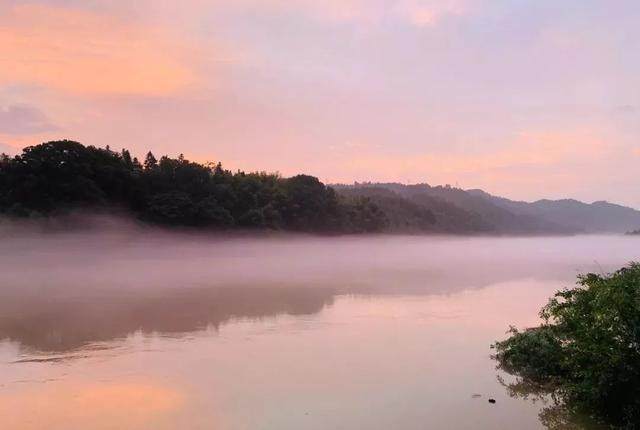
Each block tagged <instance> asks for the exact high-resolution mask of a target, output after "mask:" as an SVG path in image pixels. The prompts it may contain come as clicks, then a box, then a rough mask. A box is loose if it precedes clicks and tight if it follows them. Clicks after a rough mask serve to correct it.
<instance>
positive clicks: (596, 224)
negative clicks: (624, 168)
mask: <svg viewBox="0 0 640 430" xmlns="http://www.w3.org/2000/svg"><path fill="white" fill-rule="evenodd" d="M332 187H333V188H335V189H336V191H337V192H338V194H340V195H343V196H348V197H349V198H358V197H367V198H368V199H370V201H371V202H373V203H375V204H376V205H377V206H378V207H379V208H380V209H381V210H382V212H384V213H385V214H387V217H388V228H389V229H390V230H395V231H415V232H419V231H424V230H425V229H430V230H432V231H445V232H452V233H472V232H476V233H477V232H479V233H489V234H540V235H541V234H576V233H625V232H628V231H632V230H636V229H638V228H639V227H640V211H637V210H635V209H631V208H628V207H624V206H619V205H615V204H611V203H607V202H595V203H592V204H587V203H582V202H579V201H576V200H540V201H537V202H533V203H527V202H516V201H512V200H508V199H505V198H502V197H496V196H493V195H490V194H488V193H486V192H484V191H482V190H462V189H459V188H454V187H450V186H430V185H428V184H418V185H403V184H397V183H360V184H358V183H356V184H354V185H332Z"/></svg>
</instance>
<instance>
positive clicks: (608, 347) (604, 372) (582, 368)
mask: <svg viewBox="0 0 640 430" xmlns="http://www.w3.org/2000/svg"><path fill="white" fill-rule="evenodd" d="M540 316H541V317H542V319H543V321H544V323H543V325H541V326H540V327H537V328H534V329H528V330H525V331H522V332H520V331H518V330H516V329H511V337H510V338H508V339H507V340H504V341H501V342H496V343H495V344H494V347H495V349H496V354H495V358H496V359H497V361H498V363H499V367H500V368H502V369H503V370H505V371H507V372H509V373H511V374H514V375H517V376H519V377H520V378H521V379H522V380H530V381H534V382H537V383H542V384H548V388H549V390H550V391H553V392H554V393H555V394H558V395H559V396H560V398H561V399H562V401H563V402H564V404H565V405H566V406H567V407H568V408H569V409H571V410H575V411H580V412H582V413H586V414H589V415H595V416H597V417H598V418H600V419H601V420H602V421H604V422H607V423H609V424H612V425H614V426H620V427H624V426H626V427H628V428H637V425H638V419H639V417H640V264H637V263H632V264H630V265H629V266H627V267H625V268H623V269H620V270H618V271H617V272H614V273H612V274H609V275H598V274H593V273H590V274H587V275H584V276H580V277H579V279H578V285H577V287H575V288H571V289H565V290H562V291H559V292H558V293H556V294H555V296H554V297H553V298H552V299H551V300H550V301H549V303H548V304H547V305H546V306H545V307H544V308H543V309H542V310H541V312H540Z"/></svg>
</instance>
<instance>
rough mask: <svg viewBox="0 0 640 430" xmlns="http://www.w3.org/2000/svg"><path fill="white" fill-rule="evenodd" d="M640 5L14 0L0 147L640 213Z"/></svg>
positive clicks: (0, 100) (2, 13) (489, 0)
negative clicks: (415, 186) (450, 189)
mask: <svg viewBox="0 0 640 430" xmlns="http://www.w3.org/2000/svg"><path fill="white" fill-rule="evenodd" d="M639 52H640V2H638V1H637V0H626V1H618V0H606V1H605V0H599V1H592V0H562V1H559V0H183V1H179V2H178V1H174V0H139V1H136V2H114V1H111V0H33V1H28V0H22V1H17V0H0V151H5V152H9V153H16V152H18V151H19V150H20V148H22V147H23V146H26V145H30V144H34V143H39V142H41V141H45V140H51V139H58V138H69V139H74V140H78V141H80V142H83V143H85V144H92V145H96V146H105V145H110V146H111V147H112V148H122V147H127V148H130V149H131V150H132V151H133V152H134V153H136V154H138V155H143V154H144V153H146V151H148V150H150V149H151V150H152V151H153V152H154V153H155V154H156V155H159V154H165V153H166V154H170V155H177V154H179V153H184V154H185V156H186V157H187V158H190V159H194V160H197V161H209V160H210V161H213V160H215V161H218V160H220V161H222V162H223V163H224V164H226V165H227V167H229V168H233V169H235V168H242V169H244V170H268V171H279V172H281V173H282V174H284V175H290V174H295V173H299V172H306V173H310V174H313V175H316V176H318V177H320V178H321V179H322V180H324V181H328V182H353V181H363V180H374V181H401V182H412V183H413V182H427V183H431V184H445V183H450V184H452V185H456V184H458V185H459V186H460V187H464V188H484V189H486V190H488V191H490V192H493V193H496V194H501V195H505V196H508V197H512V198H518V199H525V200H532V199H538V198H560V197H574V198H579V199H582V200H587V201H594V200H601V199H606V200H610V201H616V202H621V203H625V204H629V205H633V206H635V207H638V208H640V193H639V192H638V190H639V188H640V187H639V186H640V174H639V169H638V166H640V54H639Z"/></svg>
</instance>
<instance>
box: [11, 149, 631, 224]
mask: <svg viewBox="0 0 640 430" xmlns="http://www.w3.org/2000/svg"><path fill="white" fill-rule="evenodd" d="M75 209H92V210H93V209H106V210H110V211H124V212H127V213H130V214H132V215H134V216H136V217H138V218H139V219H141V220H144V221H146V222H150V223H156V224H162V225H167V226H192V227H206V228H215V229H231V228H243V229H273V230H287V231H305V232H317V233H368V232H396V233H416V234H419V233H454V234H526V235H541V234H576V233H611V232H616V233H624V232H627V231H632V230H636V229H638V228H639V227H640V211H637V210H634V209H631V208H627V207H623V206H619V205H615V204H611V203H607V202H596V203H592V204H586V203H582V202H579V201H576V200H555V201H552V200H540V201H537V202H533V203H527V202H518V201H512V200H508V199H505V198H502V197H496V196H492V195H490V194H488V193H486V192H484V191H482V190H462V189H460V188H455V187H451V186H430V185H428V184H416V185H403V184H397V183H355V184H353V185H341V184H337V185H331V186H326V185H325V184H323V183H322V182H320V181H319V180H318V179H317V178H315V177H313V176H308V175H297V176H293V177H290V178H283V177H281V176H280V175H278V174H273V173H265V172H252V173H246V172H243V171H236V172H231V171H229V170H227V169H225V168H223V166H222V165H221V164H220V163H217V164H213V163H211V164H206V165H203V164H199V163H195V162H192V161H189V160H187V159H185V158H184V157H183V156H182V155H180V156H178V157H177V158H171V157H168V156H162V157H159V158H156V156H154V155H153V154H152V153H151V152H149V153H147V154H146V156H145V158H144V159H143V160H138V158H136V157H133V156H132V155H131V153H130V152H129V151H127V150H126V149H124V150H122V151H119V152H118V151H112V150H111V149H110V148H109V147H107V148H96V147H94V146H84V145H82V144H80V143H78V142H73V141H69V140H62V141H54V142H47V143H43V144H40V145H36V146H30V147H27V148H25V149H24V150H23V151H22V153H21V154H19V155H16V156H14V157H9V156H7V155H4V154H3V155H2V156H0V214H3V215H5V216H10V217H40V216H49V215H58V214H63V213H65V212H69V211H72V210H75Z"/></svg>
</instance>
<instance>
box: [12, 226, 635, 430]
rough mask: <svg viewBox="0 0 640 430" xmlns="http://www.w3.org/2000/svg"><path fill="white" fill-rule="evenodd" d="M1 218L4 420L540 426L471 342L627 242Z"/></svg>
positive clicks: (631, 249) (532, 319) (608, 260)
mask: <svg viewBox="0 0 640 430" xmlns="http://www.w3.org/2000/svg"><path fill="white" fill-rule="evenodd" d="M70 227H71V228H70ZM0 236H1V237H2V240H1V241H0V286H1V289H0V428H16V429H37V428H45V427H44V426H45V424H46V428H53V429H57V428H59V429H74V428H79V429H80V428H105V429H106V428H123V427H122V425H124V424H123V423H127V427H126V428H133V429H152V428H153V429H158V428H160V429H164V428H167V429H170V428H198V429H199V428H203V429H204V428H220V429H274V430H275V429H298V428H309V429H326V428H344V429H352V428H374V429H384V428H389V427H390V426H396V427H398V428H407V429H413V428H415V429H418V428H460V429H462V428H486V429H490V428H514V427H513V426H514V425H517V426H518V428H525V429H529V428H531V429H534V428H544V427H543V426H542V424H541V423H540V421H539V420H538V413H539V411H540V408H541V407H542V405H540V404H532V403H530V402H525V401H522V400H518V399H512V398H510V397H509V396H508V394H507V393H506V392H505V390H504V389H503V388H502V387H501V386H500V384H499V383H498V382H497V379H496V372H495V369H494V363H492V362H491V360H490V359H489V354H490V349H489V345H490V344H491V342H493V341H494V340H496V339H498V338H501V337H503V336H504V333H505V330H506V329H507V328H508V326H509V324H516V325H519V326H530V325H533V324H536V323H537V311H538V309H539V308H540V306H542V305H543V304H544V303H545V301H546V300H547V298H548V297H549V296H550V295H551V294H552V293H553V292H554V291H555V290H557V289H559V288H561V287H563V286H569V285H571V284H572V283H573V282H574V281H575V277H576V274H578V273H582V272H586V271H598V272H607V271H611V270H615V269H616V268H618V267H620V266H622V265H624V264H626V263H627V262H629V261H632V260H640V246H639V245H640V240H638V239H637V238H634V237H625V236H575V237H535V238H534V237H526V238H507V237H502V238H492V237H472V238H469V237H446V236H433V237H428V236H393V235H380V236H340V237H314V236H304V235H283V234H270V235H264V234H263V235H260V236H250V235H248V234H244V235H234V236H227V235H222V234H213V233H206V234H205V233H196V232H184V231H183V232H176V231H173V232H171V231H164V230H158V229H154V228H150V227H144V226H141V225H137V224H135V223H132V222H126V221H122V220H116V219H109V218H99V219H93V220H92V221H91V222H85V221H80V220H76V221H73V222H71V223H69V222H65V223H63V224H62V225H59V224H55V225H52V224H47V225H46V226H44V225H34V224H29V223H27V224H24V223H23V224H19V225H18V224H7V223H4V224H1V225H0ZM54 392H55V393H56V395H55V396H54V395H53V393H54ZM476 393H477V394H480V395H481V396H482V397H481V398H480V400H478V399H476V398H474V397H472V395H473V394H476ZM487 396H493V397H495V398H497V400H498V403H497V404H496V406H495V407H492V408H489V407H488V406H487V403H486V398H487ZM79 399H80V400H79ZM141 404H144V405H145V406H139V405H141ZM98 405H102V406H100V407H98ZM136 405H138V406H136ZM147 409H148V410H147ZM136 411H137V412H136ZM461 411H462V412H464V413H461ZM134 412H135V413H134ZM132 413H134V415H135V417H134V418H131V416H132ZM34 414H35V415H38V414H40V415H42V416H45V415H46V416H47V417H48V421H45V420H44V418H43V419H42V420H38V419H35V418H34ZM96 423H97V424H96ZM213 424H215V425H213ZM212 425H213V427H212Z"/></svg>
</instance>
